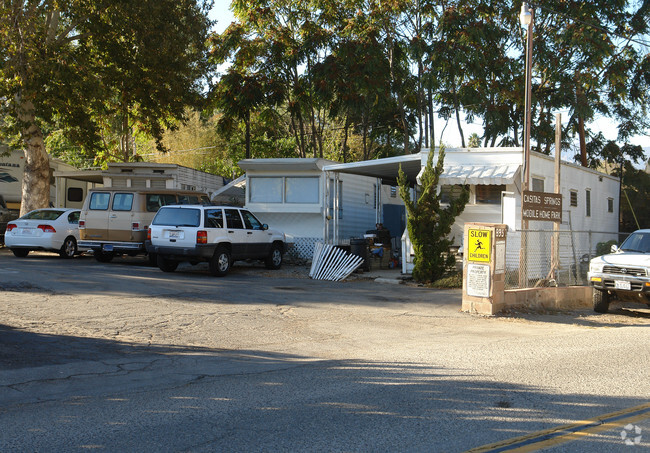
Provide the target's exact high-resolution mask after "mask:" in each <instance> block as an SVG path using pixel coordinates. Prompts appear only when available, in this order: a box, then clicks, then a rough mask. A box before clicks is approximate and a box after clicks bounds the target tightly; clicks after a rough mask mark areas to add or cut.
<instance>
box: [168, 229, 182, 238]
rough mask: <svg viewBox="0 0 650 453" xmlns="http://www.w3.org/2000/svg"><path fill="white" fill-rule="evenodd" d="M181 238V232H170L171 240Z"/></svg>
mask: <svg viewBox="0 0 650 453" xmlns="http://www.w3.org/2000/svg"><path fill="white" fill-rule="evenodd" d="M180 237H181V232H180V231H170V232H169V238H170V239H178V238H180Z"/></svg>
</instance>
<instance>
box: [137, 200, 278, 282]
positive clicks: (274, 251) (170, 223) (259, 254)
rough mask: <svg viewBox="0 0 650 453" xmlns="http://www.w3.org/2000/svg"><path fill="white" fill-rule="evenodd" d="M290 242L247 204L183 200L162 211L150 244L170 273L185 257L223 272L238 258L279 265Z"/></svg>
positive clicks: (160, 264) (153, 224) (273, 266)
mask: <svg viewBox="0 0 650 453" xmlns="http://www.w3.org/2000/svg"><path fill="white" fill-rule="evenodd" d="M285 242H286V240H285V235H284V233H281V232H279V231H275V230H269V227H268V225H266V224H263V223H261V222H260V221H259V220H258V219H257V218H256V217H255V216H254V215H253V214H252V213H251V212H250V211H248V210H246V209H242V208H237V207H232V206H201V205H177V206H163V207H162V208H160V209H159V210H158V213H157V214H156V216H155V217H154V219H153V221H152V222H151V225H150V226H149V232H148V237H147V240H146V242H145V245H146V248H147V251H148V252H149V253H150V254H155V255H156V256H157V261H158V267H159V268H160V269H161V270H162V271H164V272H173V271H175V270H176V267H178V264H179V263H180V262H181V261H189V262H190V263H192V264H196V263H198V262H201V261H207V262H208V263H209V265H210V273H212V274H213V275H215V276H223V275H226V274H227V273H228V272H229V271H230V267H231V266H232V263H233V262H234V261H236V260H244V259H256V260H262V261H264V262H265V264H266V267H267V268H269V269H279V268H280V266H281V265H282V258H283V257H282V255H283V253H284V252H285Z"/></svg>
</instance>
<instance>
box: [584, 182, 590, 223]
mask: <svg viewBox="0 0 650 453" xmlns="http://www.w3.org/2000/svg"><path fill="white" fill-rule="evenodd" d="M585 215H586V216H587V217H591V190H589V189H587V190H585Z"/></svg>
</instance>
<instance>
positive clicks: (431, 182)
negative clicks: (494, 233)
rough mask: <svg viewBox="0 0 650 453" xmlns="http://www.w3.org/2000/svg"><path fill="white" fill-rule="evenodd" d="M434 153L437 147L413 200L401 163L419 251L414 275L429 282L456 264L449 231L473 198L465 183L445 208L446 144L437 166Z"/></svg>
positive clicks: (400, 179)
mask: <svg viewBox="0 0 650 453" xmlns="http://www.w3.org/2000/svg"><path fill="white" fill-rule="evenodd" d="M433 155H434V153H433V151H431V152H429V156H428V158H427V165H426V167H425V168H424V172H423V173H422V178H421V180H420V189H419V191H420V196H419V197H418V199H417V202H415V201H412V200H411V192H410V188H409V185H408V181H407V178H406V174H405V173H404V172H403V171H402V168H401V167H400V169H399V176H398V179H397V182H398V184H399V193H400V196H401V197H402V200H403V201H404V204H405V205H406V211H407V213H408V220H407V228H408V233H409V238H410V239H411V243H412V244H413V250H414V252H415V259H414V268H413V278H414V279H415V280H417V281H420V282H427V283H428V282H433V281H435V280H438V279H440V278H441V277H442V276H444V274H445V273H446V272H448V271H449V270H450V269H451V268H452V267H453V266H454V264H455V262H456V260H455V258H454V256H453V255H451V254H449V247H450V246H451V245H452V241H451V240H449V238H448V235H449V233H450V232H451V227H452V226H453V224H454V222H455V220H456V217H458V216H459V215H460V214H461V213H462V212H463V210H464V209H465V205H466V204H467V201H468V200H469V191H468V190H467V188H465V187H463V189H462V191H461V194H460V196H459V197H458V198H452V199H451V200H450V202H449V205H448V206H446V207H444V208H443V207H442V206H441V205H440V198H441V197H440V192H439V191H438V182H439V179H440V175H441V174H442V172H443V170H444V167H443V165H444V160H445V150H444V147H442V146H441V147H440V149H439V152H438V163H437V164H436V166H435V167H434V166H433Z"/></svg>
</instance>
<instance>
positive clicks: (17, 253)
mask: <svg viewBox="0 0 650 453" xmlns="http://www.w3.org/2000/svg"><path fill="white" fill-rule="evenodd" d="M11 251H12V252H13V254H14V256H16V257H18V258H25V257H26V256H27V255H28V254H29V250H27V249H11Z"/></svg>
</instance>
